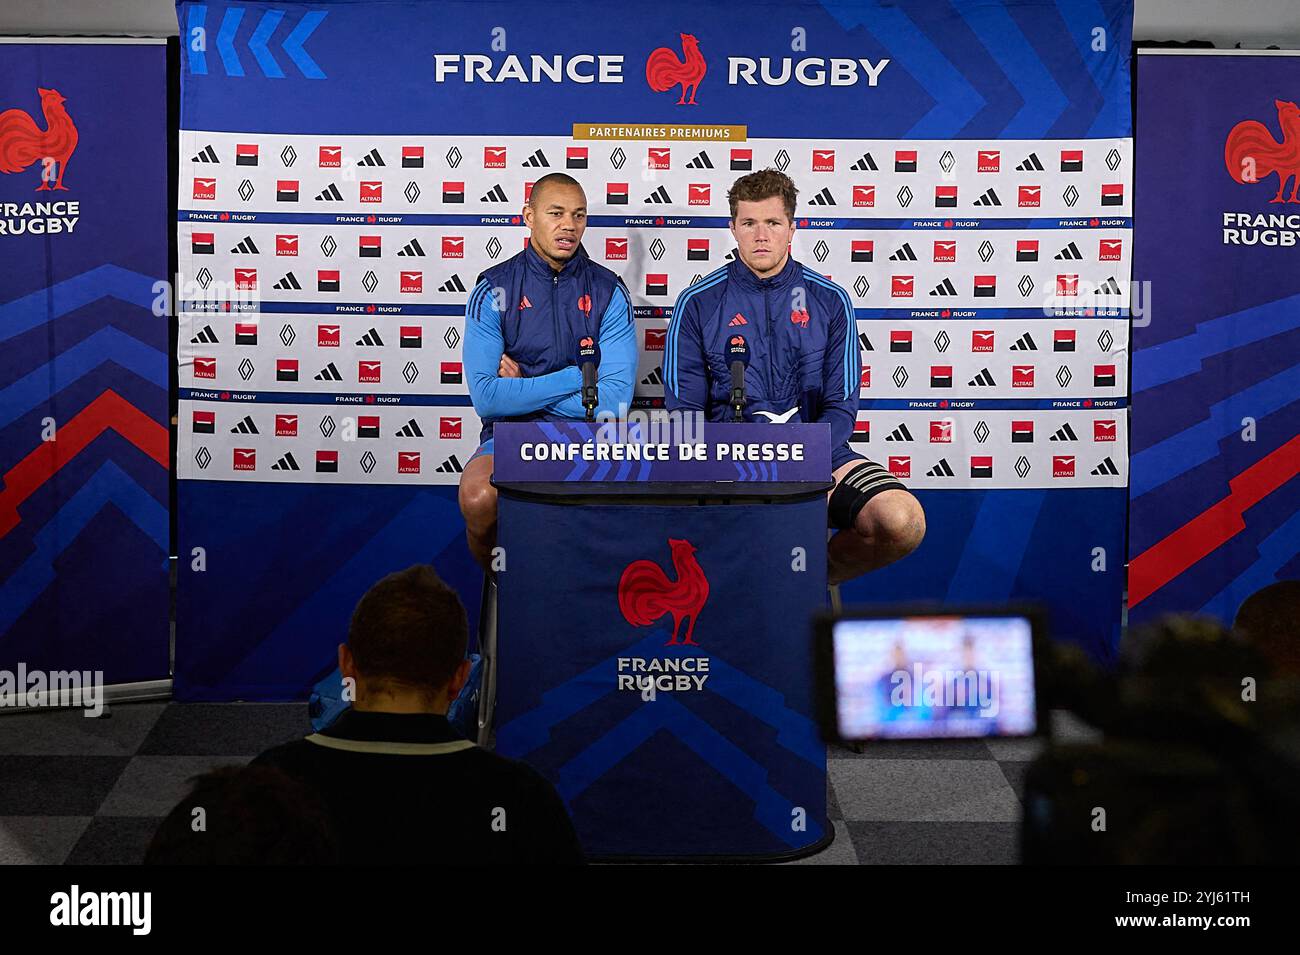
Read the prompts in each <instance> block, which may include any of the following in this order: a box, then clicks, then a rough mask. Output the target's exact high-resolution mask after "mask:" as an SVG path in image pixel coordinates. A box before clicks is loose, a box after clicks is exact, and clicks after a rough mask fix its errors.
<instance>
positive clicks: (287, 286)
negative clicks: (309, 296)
mask: <svg viewBox="0 0 1300 955" xmlns="http://www.w3.org/2000/svg"><path fill="white" fill-rule="evenodd" d="M271 288H276V289H280V290H281V291H284V290H299V291H301V289H302V286H301V285H299V284H298V280H297V279H296V278H294V274H293V273H292V272H290V273H289V274H288V275H286V276H285V277H284V278H282V279H280V281H278V282H276V283H275V284H274V285H272V286H271Z"/></svg>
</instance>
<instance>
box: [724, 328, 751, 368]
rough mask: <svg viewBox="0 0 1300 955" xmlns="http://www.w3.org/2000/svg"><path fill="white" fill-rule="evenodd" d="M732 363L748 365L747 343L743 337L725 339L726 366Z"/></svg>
mask: <svg viewBox="0 0 1300 955" xmlns="http://www.w3.org/2000/svg"><path fill="white" fill-rule="evenodd" d="M733 361H739V362H743V363H744V364H746V365H748V364H749V342H747V341H745V336H744V335H732V336H731V337H730V338H729V339H727V364H731V363H732V362H733Z"/></svg>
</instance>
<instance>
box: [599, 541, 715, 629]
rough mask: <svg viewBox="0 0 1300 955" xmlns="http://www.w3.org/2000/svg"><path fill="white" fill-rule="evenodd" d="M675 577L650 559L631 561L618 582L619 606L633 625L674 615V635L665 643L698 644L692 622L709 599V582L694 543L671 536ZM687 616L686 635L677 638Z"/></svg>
mask: <svg viewBox="0 0 1300 955" xmlns="http://www.w3.org/2000/svg"><path fill="white" fill-rule="evenodd" d="M668 546H669V547H670V548H671V550H672V555H673V571H674V572H675V573H676V575H677V579H676V580H669V579H668V575H667V574H665V573H664V571H663V568H661V567H660V566H659V565H658V564H656V563H655V562H654V561H652V560H634V561H632V563H630V564H628V565H627V568H626V569H625V570H624V571H623V576H622V578H620V579H619V582H618V609H619V610H621V611H623V616H624V618H626V620H627V622H628V623H630V624H631V625H632V626H634V627H648V626H650V624H652V623H654V622H655V621H656V620H658V619H659V618H660V617H662V616H664V615H665V614H672V617H673V638H672V639H671V640H669V641H668V642H667V643H665V644H664V646H666V647H667V646H673V645H676V644H681V645H689V646H693V647H697V646H699V644H698V643H696V642H695V640H694V639H693V635H694V633H695V621H696V619H697V618H698V617H699V615H700V611H701V610H702V609H704V603H705V601H707V600H708V599H709V581H708V578H707V577H705V576H704V568H702V567H701V566H700V563H699V561H697V560H696V559H695V545H694V544H692V543H691V542H690V541H686V540H679V539H676V538H670V539H669V541H668ZM688 618H689V620H690V623H689V624H688V625H687V627H686V638H685V639H684V640H678V633H679V631H680V630H681V626H682V621H683V620H687V619H688Z"/></svg>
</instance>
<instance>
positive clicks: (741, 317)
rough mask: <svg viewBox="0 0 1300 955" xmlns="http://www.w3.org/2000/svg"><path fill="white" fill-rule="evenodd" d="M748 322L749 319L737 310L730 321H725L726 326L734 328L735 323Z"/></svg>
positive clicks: (742, 323)
mask: <svg viewBox="0 0 1300 955" xmlns="http://www.w3.org/2000/svg"><path fill="white" fill-rule="evenodd" d="M748 324H749V321H748V320H747V319H746V318H745V316H744V315H741V314H740V313H739V312H737V313H736V315H735V317H734V318H732V320H731V321H729V322H727V326H728V327H729V328H734V327H735V326H737V325H748Z"/></svg>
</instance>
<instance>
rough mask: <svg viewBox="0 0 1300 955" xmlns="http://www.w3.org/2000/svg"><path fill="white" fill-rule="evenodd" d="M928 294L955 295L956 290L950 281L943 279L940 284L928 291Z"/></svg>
mask: <svg viewBox="0 0 1300 955" xmlns="http://www.w3.org/2000/svg"><path fill="white" fill-rule="evenodd" d="M930 294H931V295H956V294H957V289H956V287H955V286H953V284H952V280H951V279H944V280H943V281H942V282H940V283H939V284H938V285H936V286H935V287H934V288H933V289H931V290H930Z"/></svg>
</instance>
